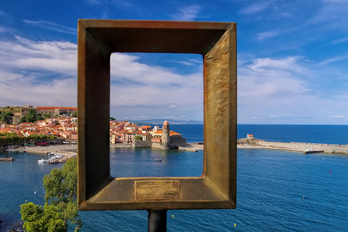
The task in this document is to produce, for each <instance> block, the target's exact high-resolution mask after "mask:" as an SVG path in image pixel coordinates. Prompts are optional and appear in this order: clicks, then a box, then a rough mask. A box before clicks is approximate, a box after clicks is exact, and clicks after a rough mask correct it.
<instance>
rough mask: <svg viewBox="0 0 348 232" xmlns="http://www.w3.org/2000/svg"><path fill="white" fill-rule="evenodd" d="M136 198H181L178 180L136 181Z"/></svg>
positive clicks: (138, 199) (154, 199) (148, 199)
mask: <svg viewBox="0 0 348 232" xmlns="http://www.w3.org/2000/svg"><path fill="white" fill-rule="evenodd" d="M134 193H135V200H137V201H165V200H178V199H179V198H180V182H179V181H178V180H159V181H135V191H134Z"/></svg>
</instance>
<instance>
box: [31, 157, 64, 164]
mask: <svg viewBox="0 0 348 232" xmlns="http://www.w3.org/2000/svg"><path fill="white" fill-rule="evenodd" d="M62 157H63V156H62V155H52V156H50V158H49V159H47V160H45V159H40V160H38V161H37V162H38V163H39V164H43V163H53V162H54V161H57V160H59V159H60V158H62Z"/></svg>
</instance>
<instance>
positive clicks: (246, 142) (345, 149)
mask: <svg viewBox="0 0 348 232" xmlns="http://www.w3.org/2000/svg"><path fill="white" fill-rule="evenodd" d="M237 143H238V148H261V149H262V148H263V149H277V150H287V151H295V152H302V153H312V152H313V153H314V152H315V151H320V152H323V153H328V154H346V155H348V146H347V145H338V144H320V143H299V142H290V143H284V142H268V141H265V140H260V139H255V138H253V137H251V138H243V139H239V140H238V142H237Z"/></svg>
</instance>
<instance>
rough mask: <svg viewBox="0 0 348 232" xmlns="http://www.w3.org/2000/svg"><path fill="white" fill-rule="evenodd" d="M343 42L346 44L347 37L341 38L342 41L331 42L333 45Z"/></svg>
mask: <svg viewBox="0 0 348 232" xmlns="http://www.w3.org/2000/svg"><path fill="white" fill-rule="evenodd" d="M345 42H348V37H347V38H342V39H336V40H334V41H332V43H333V44H338V43H345Z"/></svg>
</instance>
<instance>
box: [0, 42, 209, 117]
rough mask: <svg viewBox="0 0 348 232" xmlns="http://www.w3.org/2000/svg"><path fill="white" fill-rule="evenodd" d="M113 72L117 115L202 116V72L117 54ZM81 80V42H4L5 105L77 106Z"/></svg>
mask: <svg viewBox="0 0 348 232" xmlns="http://www.w3.org/2000/svg"><path fill="white" fill-rule="evenodd" d="M200 65H201V64H200ZM111 69H112V72H111V73H112V77H111V78H112V82H111V91H112V96H111V97H112V99H111V107H112V108H114V107H116V108H117V110H116V112H117V113H116V114H114V115H113V116H116V117H117V118H119V116H120V115H121V116H122V115H123V118H124V117H126V116H129V117H131V116H132V117H136V116H137V115H146V114H147V115H150V116H151V118H154V117H156V116H158V115H160V114H162V115H167V114H172V115H173V117H175V116H176V115H177V116H179V115H187V117H188V118H187V119H191V118H190V117H192V115H193V114H196V115H198V116H197V117H200V118H199V119H201V118H202V111H203V110H202V107H203V105H202V102H203V100H202V99H203V97H202V95H203V90H202V89H203V87H202V86H203V83H202V82H203V81H202V73H201V72H197V73H191V74H189V75H180V74H177V73H175V72H174V71H173V70H171V69H166V68H163V67H161V66H149V65H146V64H142V63H140V62H139V57H137V56H136V55H129V54H122V53H115V54H113V55H112V59H111ZM76 76H77V46H76V44H73V43H70V42H62V41H45V42H36V41H32V40H28V39H26V38H23V37H16V39H15V40H11V41H4V40H3V41H0V98H1V104H5V105H24V104H31V105H36V106H37V105H52V106H76V104H77V102H76V101H77V77H76ZM140 106H141V107H140ZM112 111H114V109H112ZM149 111H150V112H149ZM190 111H194V113H188V112H190ZM199 115H201V116H199ZM195 117H196V116H194V118H195Z"/></svg>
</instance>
